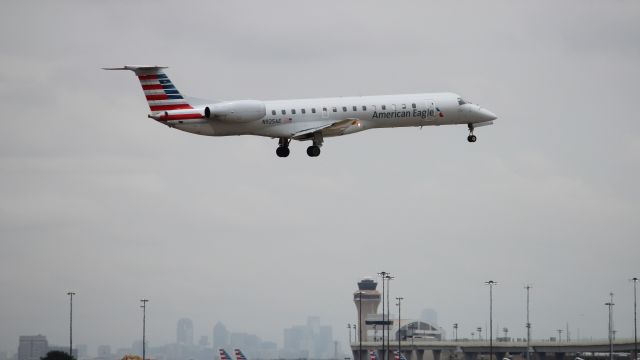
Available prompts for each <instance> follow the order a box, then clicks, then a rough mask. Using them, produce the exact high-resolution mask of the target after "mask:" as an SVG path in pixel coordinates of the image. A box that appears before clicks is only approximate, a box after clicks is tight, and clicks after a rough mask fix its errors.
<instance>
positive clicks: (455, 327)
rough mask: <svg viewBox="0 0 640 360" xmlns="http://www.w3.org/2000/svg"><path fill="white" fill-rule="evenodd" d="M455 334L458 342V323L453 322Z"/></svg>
mask: <svg viewBox="0 0 640 360" xmlns="http://www.w3.org/2000/svg"><path fill="white" fill-rule="evenodd" d="M453 335H454V336H455V339H456V340H455V341H456V342H458V323H455V324H453Z"/></svg>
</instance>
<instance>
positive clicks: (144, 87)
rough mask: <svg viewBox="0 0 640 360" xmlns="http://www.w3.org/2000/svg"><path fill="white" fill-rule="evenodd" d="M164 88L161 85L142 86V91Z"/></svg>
mask: <svg viewBox="0 0 640 360" xmlns="http://www.w3.org/2000/svg"><path fill="white" fill-rule="evenodd" d="M162 89H163V87H162V85H160V84H157V85H142V90H162Z"/></svg>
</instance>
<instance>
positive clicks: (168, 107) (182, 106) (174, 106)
mask: <svg viewBox="0 0 640 360" xmlns="http://www.w3.org/2000/svg"><path fill="white" fill-rule="evenodd" d="M150 108H151V111H162V110H177V109H193V108H192V107H191V105H189V104H172V105H157V106H150Z"/></svg>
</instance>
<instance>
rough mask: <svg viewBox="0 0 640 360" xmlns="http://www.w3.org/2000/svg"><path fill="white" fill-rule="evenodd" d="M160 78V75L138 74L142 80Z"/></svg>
mask: <svg viewBox="0 0 640 360" xmlns="http://www.w3.org/2000/svg"><path fill="white" fill-rule="evenodd" d="M157 78H158V75H138V79H140V80H155V79H157Z"/></svg>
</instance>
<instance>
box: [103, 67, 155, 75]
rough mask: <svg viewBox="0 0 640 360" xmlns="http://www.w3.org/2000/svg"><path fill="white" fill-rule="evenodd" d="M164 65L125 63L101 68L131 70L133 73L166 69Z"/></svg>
mask: <svg viewBox="0 0 640 360" xmlns="http://www.w3.org/2000/svg"><path fill="white" fill-rule="evenodd" d="M166 68H167V67H166V66H158V65H125V66H122V67H104V68H102V70H131V71H133V72H135V73H138V72H144V71H152V72H153V71H158V70H162V69H166Z"/></svg>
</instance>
